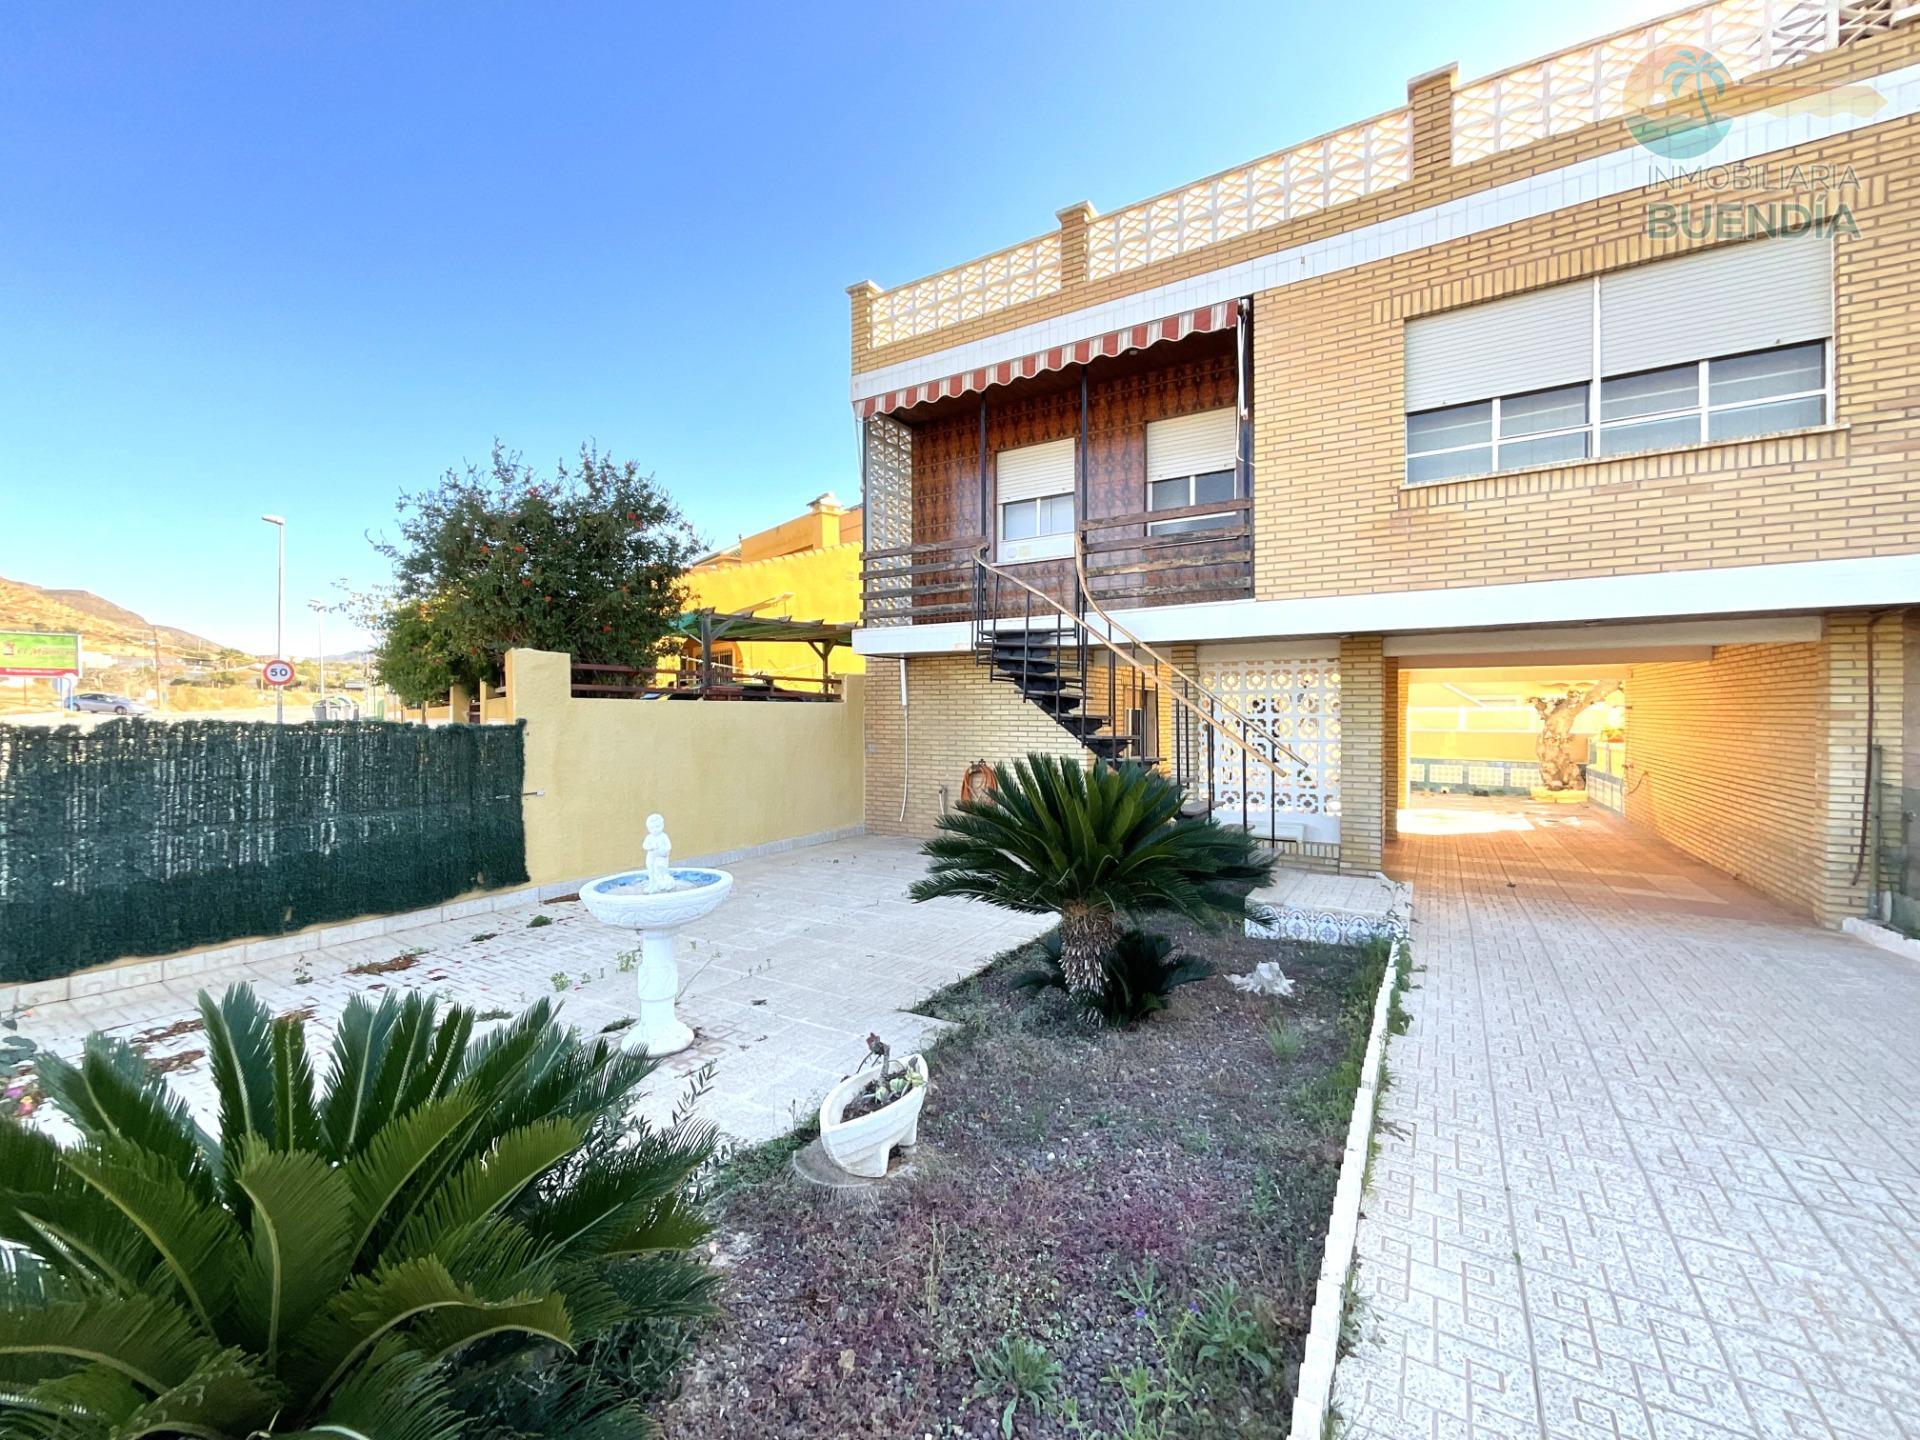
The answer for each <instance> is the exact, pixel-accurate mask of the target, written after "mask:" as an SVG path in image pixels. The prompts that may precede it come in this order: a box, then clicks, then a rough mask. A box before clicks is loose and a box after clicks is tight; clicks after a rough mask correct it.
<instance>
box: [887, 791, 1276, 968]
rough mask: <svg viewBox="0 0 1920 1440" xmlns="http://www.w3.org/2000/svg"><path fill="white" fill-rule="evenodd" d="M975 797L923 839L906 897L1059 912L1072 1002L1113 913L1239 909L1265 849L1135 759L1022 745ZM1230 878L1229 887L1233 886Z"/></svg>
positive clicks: (1099, 961)
mask: <svg viewBox="0 0 1920 1440" xmlns="http://www.w3.org/2000/svg"><path fill="white" fill-rule="evenodd" d="M994 780H995V788H994V791H993V793H992V795H990V796H989V797H988V798H987V799H985V800H963V801H961V802H960V804H959V805H958V806H957V807H956V808H955V810H954V811H953V812H952V813H951V814H948V815H944V816H942V817H941V818H940V821H939V829H940V831H941V833H940V834H939V835H937V836H935V837H934V838H933V839H931V840H929V841H928V842H927V843H926V846H925V847H924V850H925V854H926V856H927V858H928V860H929V861H930V862H931V864H930V865H929V867H928V871H927V875H926V878H925V879H922V880H918V881H915V882H914V884H913V886H912V888H911V890H910V891H909V893H910V894H911V895H912V897H913V898H914V899H915V900H932V899H935V898H938V897H940V896H944V895H962V896H967V897H970V898H972V899H976V900H985V901H987V902H988V903H989V904H992V905H998V906H1000V907H1001V908H1002V909H1003V910H1018V911H1021V912H1023V913H1025V914H1029V915H1046V914H1057V915H1058V916H1059V917H1060V968H1061V971H1062V973H1063V974H1064V976H1065V978H1066V982H1067V988H1068V990H1069V991H1070V992H1071V993H1072V994H1073V995H1075V996H1076V997H1077V998H1079V999H1081V1000H1082V1001H1084V1002H1088V1003H1092V1002H1094V1001H1095V1000H1096V998H1097V997H1098V996H1099V995H1100V993H1101V991H1102V988H1103V986H1104V984H1105V981H1106V976H1107V974H1108V968H1109V963H1110V961H1111V960H1112V958H1113V955H1114V949H1115V946H1116V945H1117V943H1118V942H1119V938H1120V931H1121V923H1122V920H1123V918H1125V917H1132V916H1140V915H1145V914H1149V913H1152V912H1155V911H1172V912H1174V913H1177V914H1180V915H1184V916H1186V917H1187V918H1188V919H1190V920H1193V921H1196V922H1198V923H1202V924H1204V923H1209V922H1215V921H1218V920H1220V919H1222V918H1225V917H1227V916H1234V915H1242V914H1244V913H1245V908H1246V906H1245V888H1244V887H1245V886H1246V885H1247V884H1248V883H1249V882H1252V883H1257V882H1259V881H1262V880H1265V879H1266V878H1267V876H1268V875H1269V874H1271V873H1272V870H1273V857H1272V856H1271V855H1268V854H1265V853H1263V852H1262V851H1261V850H1260V849H1259V847H1258V845H1257V844H1256V843H1255V841H1254V839H1253V837H1252V836H1250V835H1248V834H1247V832H1246V831H1244V830H1233V829H1228V828H1227V827H1226V826H1224V825H1219V824H1216V823H1215V822H1214V821H1212V820H1211V819H1208V818H1205V817H1195V816H1182V815H1181V814H1180V801H1181V792H1180V787H1179V786H1177V785H1175V784H1174V783H1173V782H1172V781H1171V780H1169V779H1168V778H1167V777H1166V776H1164V775H1162V774H1161V773H1160V772H1159V771H1157V770H1152V769H1149V768H1147V767H1145V766H1141V765H1122V766H1113V765H1107V764H1104V763H1102V764H1096V765H1095V766H1094V767H1093V768H1092V769H1091V770H1088V769H1083V768H1082V767H1081V765H1080V764H1079V762H1078V761H1076V760H1070V759H1064V758H1061V757H1058V756H1052V755H1039V754H1034V755H1029V756H1027V757H1026V759H1024V760H1019V761H1016V762H1014V765H1013V766H1012V768H1011V769H1009V768H1008V767H1007V766H1005V765H998V766H995V767H994ZM1236 886H1238V887H1240V888H1237V889H1236V888H1234V887H1236Z"/></svg>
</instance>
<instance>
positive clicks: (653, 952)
mask: <svg viewBox="0 0 1920 1440" xmlns="http://www.w3.org/2000/svg"><path fill="white" fill-rule="evenodd" d="M634 980H635V989H636V991H637V993H638V998H639V1002H640V1005H639V1012H640V1018H639V1019H638V1020H636V1021H634V1023H633V1025H632V1026H631V1027H630V1028H629V1029H628V1031H627V1033H626V1034H625V1035H623V1036H622V1037H621V1039H620V1048H621V1049H623V1050H644V1051H646V1052H647V1054H649V1055H677V1054H678V1053H679V1052H680V1051H682V1050H684V1049H686V1048H687V1047H688V1046H689V1045H691V1044H692V1043H693V1027H692V1026H691V1025H689V1024H687V1022H686V1021H684V1020H682V1019H681V1018H680V1017H679V1016H678V1015H676V1014H675V1013H674V1010H673V1002H674V997H675V996H677V995H678V994H679V993H680V962H679V960H678V959H677V958H676V957H675V955H674V944H673V931H671V930H642V931H641V932H640V968H639V969H638V970H637V971H636V972H635V975H634Z"/></svg>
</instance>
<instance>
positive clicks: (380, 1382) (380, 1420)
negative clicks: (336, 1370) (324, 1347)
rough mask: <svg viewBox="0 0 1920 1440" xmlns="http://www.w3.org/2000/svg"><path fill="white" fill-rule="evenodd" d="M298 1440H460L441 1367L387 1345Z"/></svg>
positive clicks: (461, 1429)
mask: <svg viewBox="0 0 1920 1440" xmlns="http://www.w3.org/2000/svg"><path fill="white" fill-rule="evenodd" d="M292 1434H293V1436H294V1440H458V1437H460V1436H462V1435H464V1434H466V1426H465V1425H464V1424H463V1423H462V1421H461V1418H460V1416H459V1415H458V1414H457V1413H456V1412H455V1411H454V1410H453V1409H452V1407H451V1406H449V1405H448V1404H447V1387H446V1382H445V1380H444V1379H443V1378H442V1376H441V1373H440V1368H439V1367H438V1366H436V1365H434V1364H433V1363H431V1362H430V1361H428V1360H427V1359H425V1358H424V1357H423V1356H421V1355H419V1354H417V1353H415V1352H414V1351H412V1350H409V1349H407V1348H406V1347H405V1346H403V1345H401V1344H399V1343H397V1342H393V1343H388V1344H385V1345H382V1346H380V1347H378V1349H377V1350H376V1351H375V1352H374V1353H373V1354H372V1355H371V1356H370V1358H369V1360H368V1362H367V1363H366V1364H364V1365H362V1366H360V1368H359V1369H358V1370H356V1371H355V1372H354V1373H353V1374H352V1375H351V1376H350V1377H348V1378H347V1380H346V1381H345V1383H344V1384H342V1385H341V1386H340V1388H339V1389H338V1391H336V1392H335V1394H334V1396H333V1399H332V1401H331V1403H329V1404H328V1406H327V1408H326V1410H325V1412H324V1413H323V1414H321V1416H320V1417H319V1419H317V1420H315V1421H314V1422H313V1425H312V1428H311V1429H306V1430H297V1431H294V1432H292Z"/></svg>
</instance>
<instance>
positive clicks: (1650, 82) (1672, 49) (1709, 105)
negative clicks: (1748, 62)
mask: <svg viewBox="0 0 1920 1440" xmlns="http://www.w3.org/2000/svg"><path fill="white" fill-rule="evenodd" d="M1732 83H1733V75H1732V73H1731V72H1730V71H1729V70H1728V69H1727V67H1726V66H1725V65H1724V64H1722V63H1721V62H1720V60H1719V59H1718V58H1717V57H1716V56H1715V55H1714V53H1713V52H1712V51H1711V50H1708V49H1705V48H1703V47H1700V46H1693V45H1663V46H1661V47H1660V48H1659V49H1657V50H1654V51H1653V52H1652V53H1651V54H1649V55H1648V56H1647V57H1646V59H1644V60H1642V61H1641V62H1640V63H1639V64H1638V65H1636V66H1634V67H1633V71H1632V73H1631V74H1629V75H1628V77H1627V86H1626V89H1627V99H1628V101H1629V103H1630V104H1632V105H1633V106H1634V107H1635V108H1634V109H1633V110H1631V111H1629V113H1628V115H1627V130H1628V132H1629V133H1630V134H1631V135H1632V136H1633V138H1634V139H1635V140H1637V141H1638V142H1639V143H1640V145H1641V147H1642V148H1643V149H1647V150H1651V151H1653V153H1654V154H1656V155H1659V156H1662V157H1664V158H1665V159H1668V160H1688V159H1691V158H1693V157H1694V156H1696V155H1704V154H1706V152H1707V151H1709V150H1711V149H1713V147H1714V146H1716V145H1718V144H1719V143H1720V141H1721V140H1722V139H1723V138H1724V137H1725V136H1726V133H1727V131H1728V129H1729V128H1731V126H1732V124H1733V121H1732V119H1731V118H1729V117H1727V116H1724V115H1721V114H1718V113H1717V112H1716V109H1715V106H1716V105H1717V104H1718V102H1719V101H1720V100H1721V99H1722V98H1723V97H1724V96H1725V95H1726V93H1727V87H1728V86H1730V85H1731V84H1732Z"/></svg>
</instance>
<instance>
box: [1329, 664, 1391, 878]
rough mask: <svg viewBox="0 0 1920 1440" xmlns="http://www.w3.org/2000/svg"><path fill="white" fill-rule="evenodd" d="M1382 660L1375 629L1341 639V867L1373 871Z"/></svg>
mask: <svg viewBox="0 0 1920 1440" xmlns="http://www.w3.org/2000/svg"><path fill="white" fill-rule="evenodd" d="M1386 686H1387V663H1386V658H1385V656H1384V655H1382V653H1381V646H1380V637H1379V636H1378V635H1348V636H1344V637H1342V639H1341V641H1340V869H1341V870H1342V871H1343V872H1345V873H1350V874H1369V875H1370V874H1373V873H1374V872H1376V871H1377V870H1379V868H1380V860H1381V853H1380V852H1381V847H1382V845H1383V844H1384V843H1385V840H1386V805H1385V800H1386V759H1387V753H1386V728H1387V711H1388V709H1389V706H1388V703H1387V688H1386Z"/></svg>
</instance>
